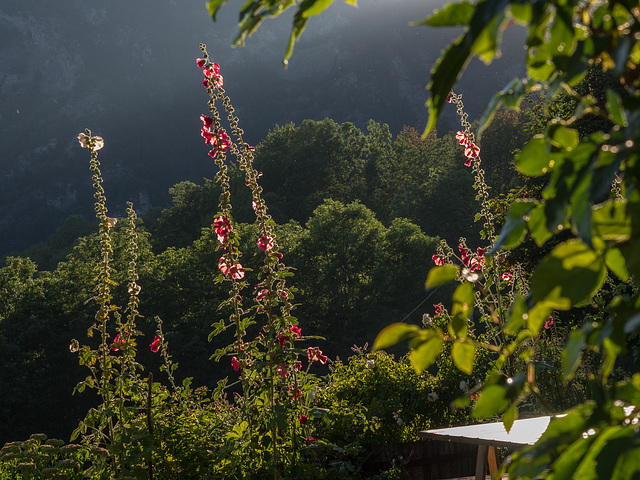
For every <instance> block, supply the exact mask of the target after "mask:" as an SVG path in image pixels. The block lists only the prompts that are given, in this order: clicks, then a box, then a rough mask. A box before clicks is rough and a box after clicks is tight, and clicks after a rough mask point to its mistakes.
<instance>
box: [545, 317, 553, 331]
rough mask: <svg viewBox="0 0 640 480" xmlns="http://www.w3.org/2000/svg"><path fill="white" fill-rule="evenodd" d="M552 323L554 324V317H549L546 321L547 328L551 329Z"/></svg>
mask: <svg viewBox="0 0 640 480" xmlns="http://www.w3.org/2000/svg"><path fill="white" fill-rule="evenodd" d="M551 325H553V318H552V317H549V319H548V320H547V321H546V322H544V328H545V330H549V329H550V328H551Z"/></svg>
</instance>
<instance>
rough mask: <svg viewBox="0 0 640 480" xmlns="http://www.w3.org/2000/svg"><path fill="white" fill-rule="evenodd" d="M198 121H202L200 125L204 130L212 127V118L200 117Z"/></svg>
mask: <svg viewBox="0 0 640 480" xmlns="http://www.w3.org/2000/svg"><path fill="white" fill-rule="evenodd" d="M200 120H202V124H203V125H204V128H211V127H212V126H213V117H208V116H206V115H200Z"/></svg>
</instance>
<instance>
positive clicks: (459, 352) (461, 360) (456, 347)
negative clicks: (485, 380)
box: [451, 342, 476, 375]
mask: <svg viewBox="0 0 640 480" xmlns="http://www.w3.org/2000/svg"><path fill="white" fill-rule="evenodd" d="M475 355H476V347H475V345H473V344H472V343H467V342H455V343H454V344H453V347H451V356H452V357H453V363H454V365H455V366H456V367H457V368H458V370H460V371H461V372H463V373H466V374H467V375H471V373H472V372H473V364H474V359H475Z"/></svg>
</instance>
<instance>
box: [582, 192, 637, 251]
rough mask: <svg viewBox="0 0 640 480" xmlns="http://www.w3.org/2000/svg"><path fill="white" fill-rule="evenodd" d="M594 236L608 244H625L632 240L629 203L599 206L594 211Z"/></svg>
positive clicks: (616, 202)
mask: <svg viewBox="0 0 640 480" xmlns="http://www.w3.org/2000/svg"><path fill="white" fill-rule="evenodd" d="M591 223H592V226H593V234H594V236H598V237H600V238H601V239H602V240H604V241H606V242H615V243H623V242H626V241H628V240H629V239H630V238H631V215H629V213H628V212H627V202H626V201H623V200H616V201H611V202H606V203H603V204H601V205H597V206H595V207H594V208H593V211H592V220H591Z"/></svg>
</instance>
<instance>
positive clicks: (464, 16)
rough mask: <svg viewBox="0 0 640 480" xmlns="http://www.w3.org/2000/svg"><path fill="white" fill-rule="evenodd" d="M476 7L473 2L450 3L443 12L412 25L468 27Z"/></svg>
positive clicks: (439, 11)
mask: <svg viewBox="0 0 640 480" xmlns="http://www.w3.org/2000/svg"><path fill="white" fill-rule="evenodd" d="M474 8H475V6H474V5H473V4H472V3H471V2H467V1H462V2H458V3H449V4H447V5H445V6H444V8H442V9H441V10H436V11H435V12H433V15H431V16H430V17H428V18H425V19H424V20H421V21H419V22H413V23H412V24H411V25H413V26H417V25H429V26H431V27H451V26H456V25H468V24H469V22H470V21H471V17H472V16H473V10H474Z"/></svg>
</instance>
